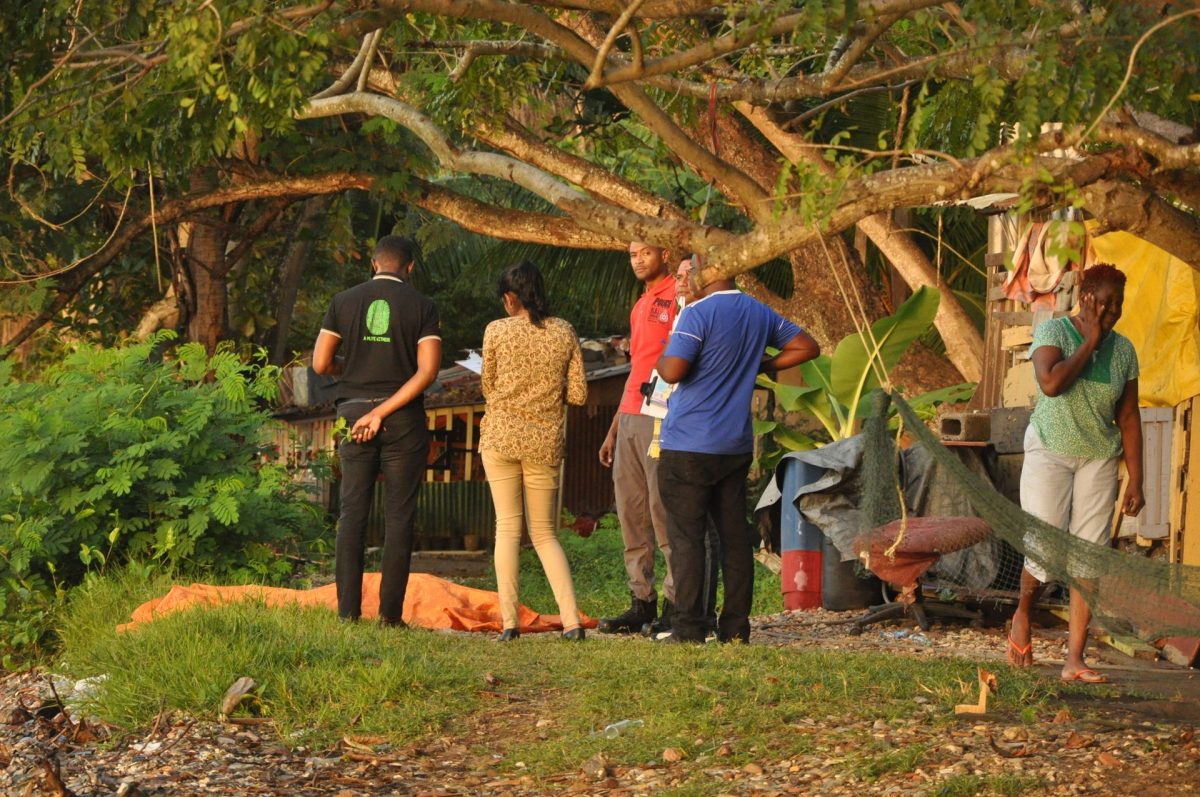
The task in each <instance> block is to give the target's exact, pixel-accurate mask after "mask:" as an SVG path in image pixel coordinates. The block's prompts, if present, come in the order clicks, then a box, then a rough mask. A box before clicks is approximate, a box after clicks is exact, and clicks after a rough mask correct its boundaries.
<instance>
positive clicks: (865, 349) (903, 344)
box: [829, 286, 941, 409]
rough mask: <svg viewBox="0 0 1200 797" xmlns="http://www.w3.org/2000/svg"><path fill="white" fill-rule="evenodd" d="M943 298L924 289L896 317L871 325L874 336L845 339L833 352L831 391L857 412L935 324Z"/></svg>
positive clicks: (929, 289) (849, 336) (830, 377)
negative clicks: (910, 347)
mask: <svg viewBox="0 0 1200 797" xmlns="http://www.w3.org/2000/svg"><path fill="white" fill-rule="evenodd" d="M940 299H941V296H940V295H939V294H938V292H937V291H936V290H935V289H933V288H930V287H928V286H922V287H920V288H918V289H917V290H916V292H914V293H913V295H912V296H910V297H908V300H907V301H905V302H904V304H902V305H900V307H899V308H898V309H897V310H896V312H895V314H893V315H890V316H888V317H887V318H883V319H880V320H879V321H876V322H875V323H874V324H872V325H871V333H870V335H866V334H862V333H858V334H852V335H848V336H846V337H845V338H842V340H841V342H840V343H838V345H837V349H836V350H835V351H834V353H833V358H832V362H831V366H830V374H829V392H830V393H831V394H832V396H833V397H834V398H835V399H836V400H837V402H838V403H840V404H841V405H842V406H844V407H851V408H855V409H857V407H858V404H859V401H860V400H861V399H862V397H863V396H865V395H866V394H867V393H869V392H871V391H872V390H874V389H875V388H877V387H879V385H880V378H879V377H880V372H881V371H883V372H886V371H890V370H891V369H892V368H893V367H894V366H895V365H896V363H898V362H900V358H901V357H902V356H903V355H904V352H906V351H907V350H908V347H909V346H910V345H912V342H913V341H914V340H916V339H917V338H918V337H920V336H921V335H922V334H923V333H924V332H925V331H926V330H928V329H929V327H930V325H931V324H932V323H933V317H934V315H935V314H936V313H937V308H938V302H939V301H940Z"/></svg>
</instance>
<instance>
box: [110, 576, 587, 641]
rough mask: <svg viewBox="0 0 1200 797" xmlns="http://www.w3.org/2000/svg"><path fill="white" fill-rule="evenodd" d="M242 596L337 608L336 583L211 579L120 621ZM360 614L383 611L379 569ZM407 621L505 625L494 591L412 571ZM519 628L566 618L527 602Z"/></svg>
mask: <svg viewBox="0 0 1200 797" xmlns="http://www.w3.org/2000/svg"><path fill="white" fill-rule="evenodd" d="M242 601H261V602H262V603H264V604H266V605H267V606H318V607H325V608H327V609H329V610H330V611H333V612H336V611H337V587H336V586H335V585H333V584H328V585H326V586H324V587H318V588H317V589H309V590H299V589H282V588H279V587H257V586H249V587H215V586H212V585H210V584H192V585H191V586H189V587H184V586H174V587H171V591H170V592H168V593H167V594H166V595H165V596H163V597H161V598H158V599H156V600H152V601H147V602H146V603H143V604H142V605H141V606H139V607H137V608H136V609H134V610H133V616H132V621H131V622H128V623H125V624H124V625H119V626H117V631H118V632H123V631H128V630H129V629H131V628H135V627H137V626H139V625H142V624H143V623H148V622H151V621H152V620H156V619H158V618H159V617H163V616H165V615H168V614H171V613H172V612H177V611H179V610H181V609H187V608H191V607H194V606H220V605H222V604H228V603H239V602H242ZM362 616H363V619H371V618H374V617H378V616H379V574H378V573H364V574H363V590H362ZM404 622H406V623H408V624H409V625H413V626H419V627H421V628H431V629H450V630H454V631H495V632H498V631H500V630H501V622H500V601H499V596H498V595H497V594H496V593H495V592H488V591H487V590H482V589H472V588H471V587H464V586H462V585H461V584H455V583H453V582H451V581H446V580H445V579H441V578H438V577H436V576H431V575H429V574H427V573H413V574H412V575H411V576H409V579H408V592H407V593H405V596H404ZM520 622H521V633H523V634H525V633H537V632H539V631H558V630H561V629H562V627H563V626H562V621H561V620H560V619H559V617H558V615H556V614H538V613H537V612H535V611H533V610H532V609H529V608H527V607H525V606H522V607H521V613H520ZM583 625H584V626H585V627H587V628H595V627H596V621H595V620H593V619H591V618H590V617H584V618H583Z"/></svg>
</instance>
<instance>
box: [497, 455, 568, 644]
mask: <svg viewBox="0 0 1200 797" xmlns="http://www.w3.org/2000/svg"><path fill="white" fill-rule="evenodd" d="M479 456H480V458H481V459H482V460H483V469H484V471H485V472H486V473H487V479H488V486H489V487H490V488H491V490H492V502H493V503H494V504H495V505H496V591H497V592H498V593H499V595H500V617H501V619H502V620H503V622H504V627H505V628H520V618H519V616H518V607H519V606H520V603H519V601H518V599H517V573H518V571H519V569H520V558H521V528H522V526H523V524H522V520H523V519H525V518H526V517H528V519H529V539H530V540H532V542H533V547H534V550H536V551H537V555H538V559H540V560H541V561H542V569H543V570H545V571H546V580H547V581H549V582H550V589H551V591H553V592H554V600H555V602H557V603H558V613H559V616H560V618H561V619H562V624H563V628H564V629H566V630H568V631H570V630H571V629H572V628H578V627H579V607H578V606H577V605H576V603H575V586H574V584H572V583H571V568H570V566H569V565H568V564H567V557H566V554H564V553H563V549H562V546H561V545H559V544H558V537H557V535H556V534H555V529H556V528H557V525H558V524H557V523H556V522H555V521H556V518H555V517H554V512H555V510H556V509H557V507H558V500H557V499H558V473H559V470H558V465H540V464H537V463H533V462H522V461H520V460H515V459H510V458H508V457H506V456H504V455H503V454H498V453H497V452H495V451H488V450H484V451H481V452H480V453H479ZM526 510H528V512H526Z"/></svg>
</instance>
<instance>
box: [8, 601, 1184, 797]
mask: <svg viewBox="0 0 1200 797" xmlns="http://www.w3.org/2000/svg"><path fill="white" fill-rule="evenodd" d="M844 619H845V616H844V615H834V614H831V613H824V612H818V613H806V614H804V615H790V614H785V615H777V616H773V617H766V618H760V619H759V620H758V621H757V622H756V628H755V633H754V639H753V641H754V643H755V644H770V645H787V646H794V647H797V648H811V649H822V650H873V651H886V652H892V653H895V654H896V655H907V656H947V655H957V656H964V657H969V658H974V659H980V660H984V661H987V660H994V661H997V662H999V661H1001V660H1002V658H1003V639H1004V638H1003V636H1002V634H1001V632H999V631H995V630H972V629H967V628H946V629H937V630H935V631H933V632H928V633H921V632H919V631H916V630H915V629H907V628H901V627H898V626H891V627H886V628H874V629H867V630H866V632H865V633H863V634H862V635H859V636H853V635H850V634H848V633H846V629H847V626H846V625H845V624H844V623H842V622H841V621H843V620H844ZM1062 643H1063V640H1062V635H1061V634H1056V633H1051V632H1044V631H1043V632H1040V633H1039V635H1038V638H1037V640H1036V644H1035V655H1036V656H1037V659H1038V661H1039V662H1040V663H1041V664H1040V666H1042V667H1044V668H1046V672H1047V674H1048V675H1049V676H1050V677H1053V676H1054V674H1055V673H1056V671H1057V667H1056V664H1055V662H1056V661H1057V662H1058V665H1057V666H1061V656H1062ZM1097 658H1098V659H1099V661H1098V664H1099V666H1100V669H1102V670H1103V671H1104V672H1105V673H1106V674H1107V675H1108V676H1109V677H1110V678H1112V679H1113V681H1114V683H1115V684H1116V686H1117V687H1118V688H1119V689H1121V691H1122V696H1121V697H1119V698H1117V699H1113V698H1112V697H1111V693H1108V696H1105V697H1103V699H1101V698H1092V697H1090V696H1088V695H1086V694H1084V695H1083V696H1080V697H1074V696H1072V697H1069V698H1068V699H1067V708H1064V709H1063V710H1061V711H1059V712H1058V714H1057V715H1056V716H1054V717H1053V718H1050V717H1046V718H1041V717H1039V718H1037V721H1035V722H1027V721H1021V720H1020V719H1017V718H1013V717H1007V718H1002V717H999V716H996V715H993V714H991V713H988V714H981V715H967V714H964V715H960V716H958V717H956V718H955V721H954V722H952V723H951V724H949V725H948V726H947V724H946V723H945V722H943V721H941V719H940V718H939V720H938V721H934V716H933V715H935V714H939V713H941V712H942V711H943V709H942V708H939V707H935V706H934V702H935V701H930V700H925V701H923V699H922V698H917V699H916V701H914V706H913V711H912V714H911V716H910V718H908V719H905V720H903V721H900V722H896V723H893V724H888V723H886V722H884V721H882V720H876V721H873V722H872V721H863V720H860V719H859V718H857V717H854V716H847V717H844V718H842V720H841V721H840V723H838V724H837V727H836V728H832V729H831V728H830V727H829V725H830V723H828V722H822V723H820V725H818V723H817V722H816V721H801V722H798V723H796V724H794V725H790V726H787V727H783V728H780V729H779V732H780V734H789V735H809V736H812V737H813V738H814V739H817V738H820V739H827V738H831V731H832V732H833V733H832V736H835V737H836V738H837V739H838V741H837V742H836V743H835V744H834V745H833V746H830V745H828V744H819V745H812V749H813V750H814V752H813V753H811V754H806V755H804V756H798V757H791V758H784V759H779V758H773V757H772V756H771V755H770V753H769V752H767V753H766V754H765V755H763V757H762V758H761V759H760V760H758V761H756V762H755V763H751V764H745V765H738V766H735V765H731V764H729V763H728V762H729V761H730V756H731V754H733V753H734V752H737V751H735V750H734V749H733V745H735V744H736V742H731V743H730V744H724V745H720V746H719V747H717V748H716V749H713V750H711V751H708V752H707V753H704V754H702V755H700V756H698V757H697V758H696V759H695V760H688V759H686V758H684V757H682V754H681V753H680V751H677V750H672V749H668V750H664V751H663V753H662V755H661V756H660V757H659V759H658V760H656V761H654V762H651V763H647V764H645V765H640V766H628V767H627V766H614V765H612V764H610V763H609V762H607V761H605V760H604V759H602V758H593V759H590V760H588V761H587V762H585V763H584V764H583V766H582V767H581V768H580V769H579V770H577V771H573V772H565V773H562V774H560V775H558V776H553V777H541V776H539V777H537V778H536V779H535V778H534V777H531V776H523V775H521V774H520V771H521V769H522V766H521V765H520V763H519V762H511V761H508V760H507V757H506V752H507V751H506V743H505V741H504V740H505V739H506V738H511V737H512V736H514V735H516V734H517V731H518V729H519V730H520V731H521V732H527V729H529V728H536V729H537V733H539V734H546V735H547V736H549V735H550V734H553V733H554V732H555V721H554V718H553V716H551V715H550V713H549V712H547V711H544V710H543V708H544V707H539V706H538V705H537V703H536V701H530V700H522V701H519V702H509V700H508V699H507V698H506V695H505V694H504V692H503V691H502V689H501V688H497V689H495V690H492V691H490V692H486V693H487V694H493V695H495V700H496V705H495V708H494V709H492V710H490V711H485V712H482V713H480V714H478V715H476V716H474V717H472V718H471V719H470V720H469V721H468V722H466V723H463V724H461V725H460V726H458V727H456V728H454V730H453V732H448V733H447V735H445V736H442V737H437V738H430V739H426V740H424V741H422V742H421V743H420V744H419V745H414V746H407V747H402V748H395V747H391V746H389V745H387V744H386V743H384V742H383V740H381V739H374V738H370V737H346V738H344V739H343V740H342V741H341V742H340V743H339V744H338V745H337V746H336V747H333V748H331V749H324V750H312V749H306V748H304V747H289V746H287V745H285V744H283V743H281V740H280V739H278V738H277V736H276V734H275V733H274V731H273V728H272V726H271V725H270V723H269V721H267V722H262V721H255V720H253V719H248V720H243V721H241V722H239V723H237V724H234V723H216V722H207V721H199V720H196V719H194V718H190V717H186V716H178V715H163V716H161V717H159V719H158V721H157V722H155V723H154V725H153V727H152V728H150V729H148V730H146V731H144V732H142V733H140V734H138V735H129V734H126V733H122V732H119V731H117V730H115V729H112V728H108V727H106V726H104V725H102V724H100V723H96V722H93V721H89V720H87V719H86V718H83V717H80V716H77V712H76V711H73V710H72V709H71V708H70V705H71V702H72V701H71V699H70V697H69V696H70V695H71V694H72V693H73V692H74V691H75V690H76V688H77V687H78V689H80V690H84V691H86V690H87V689H89V688H94V687H93V685H90V684H79V685H75V684H71V683H66V682H62V681H57V682H56V681H54V680H53V679H52V678H50V677H49V676H47V675H44V674H39V673H21V674H11V675H8V676H6V677H5V678H4V679H3V681H0V793H3V794H11V795H72V794H75V795H109V794H118V795H177V794H180V795H182V794H196V795H208V794H213V795H218V794H219V795H235V794H237V795H240V794H288V795H337V796H338V797H343V796H346V797H348V796H349V795H360V794H405V795H429V796H432V795H466V794H490V795H512V797H523V796H524V795H548V794H555V795H559V794H561V795H586V794H606V795H609V794H629V795H635V794H656V793H660V792H662V791H666V790H669V789H671V788H672V787H674V786H678V785H681V784H682V783H683V781H684V779H685V776H694V775H695V773H697V772H701V773H703V775H704V777H705V778H709V779H711V781H712V784H713V785H714V787H716V791H718V792H719V793H729V794H758V795H808V794H811V795H818V794H820V795H859V794H881V795H917V794H928V795H936V794H939V793H945V791H944V784H945V783H946V782H947V779H948V778H951V777H952V776H956V775H957V776H960V777H959V779H958V781H957V782H958V783H959V784H962V783H964V782H966V783H969V782H970V781H969V780H967V779H968V778H969V777H970V776H977V777H978V778H980V779H983V778H987V777H995V776H1004V775H1010V776H1019V777H1021V778H1026V779H1029V780H1026V781H1025V782H1026V783H1032V782H1038V783H1040V785H1039V786H1037V787H1036V788H1035V789H1034V790H1031V791H1026V792H1025V793H1031V794H1033V793H1036V794H1046V795H1115V794H1122V795H1132V794H1145V795H1173V794H1179V795H1188V794H1196V795H1200V735H1198V734H1197V730H1198V729H1200V678H1197V673H1196V671H1194V670H1187V669H1183V668H1178V667H1171V666H1169V665H1161V664H1155V663H1153V662H1144V661H1134V660H1132V659H1129V658H1127V657H1124V656H1122V655H1120V654H1116V653H1114V652H1111V651H1108V652H1105V651H1101V652H1100V654H1099V656H1098V657H1097ZM997 669H998V671H999V672H1001V673H1003V670H1002V669H1001V668H997ZM999 687H1000V689H1003V687H1004V684H1003V683H1002V682H1001V683H1000V684H999ZM64 702H65V703H66V704H67V706H68V707H67V709H66V710H65V711H64V710H63V709H62V704H63V703H64ZM247 722H255V724H246V723H247ZM913 745H925V746H928V748H929V753H927V754H926V755H925V756H924V757H923V758H922V760H921V761H920V762H919V763H918V765H917V766H916V767H915V768H912V769H910V770H908V771H903V772H883V773H882V774H879V775H878V776H877V777H876V776H875V775H874V774H871V775H870V776H864V772H863V765H862V763H861V761H862V759H861V750H862V749H863V748H864V747H868V746H870V747H874V748H876V749H878V748H880V747H883V748H885V749H886V748H892V749H896V750H902V749H905V748H910V747H911V746H913ZM856 762H857V763H856ZM514 772H515V773H517V774H515V775H514ZM954 793H955V794H958V793H970V792H954Z"/></svg>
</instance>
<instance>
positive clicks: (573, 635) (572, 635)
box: [562, 626, 587, 642]
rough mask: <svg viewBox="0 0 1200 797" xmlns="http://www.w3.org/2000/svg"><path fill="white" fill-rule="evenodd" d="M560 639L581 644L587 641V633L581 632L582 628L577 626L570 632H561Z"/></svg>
mask: <svg viewBox="0 0 1200 797" xmlns="http://www.w3.org/2000/svg"><path fill="white" fill-rule="evenodd" d="M562 638H563V639H567V640H570V641H571V642H582V641H583V640H585V639H587V632H585V631H584V630H583V626H579V627H578V628H572V629H571V630H570V631H563V634H562Z"/></svg>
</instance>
